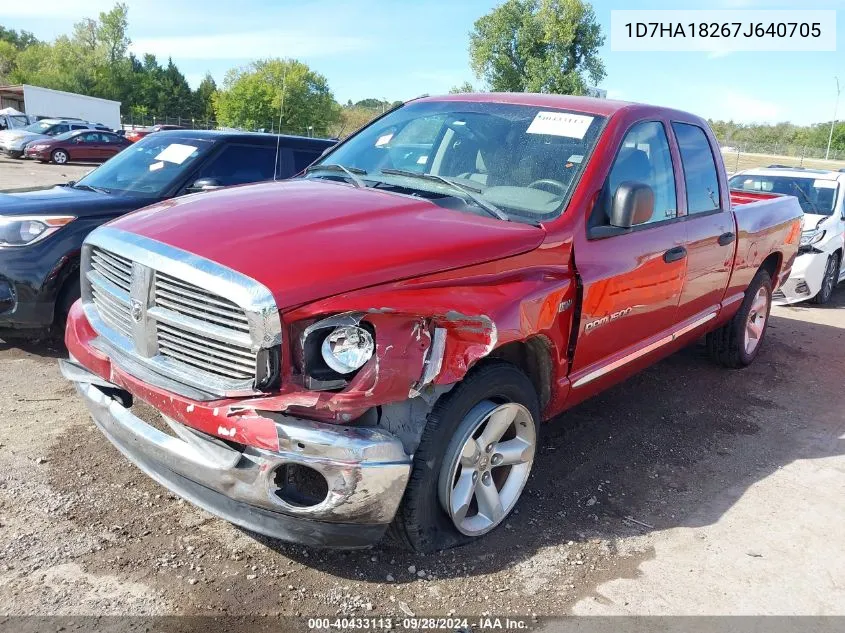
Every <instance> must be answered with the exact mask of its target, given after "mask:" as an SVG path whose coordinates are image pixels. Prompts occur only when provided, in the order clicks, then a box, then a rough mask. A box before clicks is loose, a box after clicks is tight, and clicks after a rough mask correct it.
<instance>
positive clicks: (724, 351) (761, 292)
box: [707, 270, 772, 368]
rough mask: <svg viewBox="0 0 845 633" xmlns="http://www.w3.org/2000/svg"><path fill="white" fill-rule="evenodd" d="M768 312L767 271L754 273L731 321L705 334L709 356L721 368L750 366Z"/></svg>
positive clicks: (766, 322) (769, 299)
mask: <svg viewBox="0 0 845 633" xmlns="http://www.w3.org/2000/svg"><path fill="white" fill-rule="evenodd" d="M771 309H772V280H771V277H769V273H768V272H767V271H765V270H758V271H757V274H756V275H755V276H754V279H752V280H751V284H749V286H748V289H747V290H746V291H745V299H744V300H743V301H742V305H741V306H740V308H739V311H738V312H737V313H736V314H735V315H734V317H733V319H731V320H730V322H729V323H727V324H725V325H723V326H722V327H720V328H719V329H718V330H716V331H714V332H710V333H709V334H708V335H707V349H708V351H709V352H710V355H711V356H712V357H713V358H714V359H715V360H716V361H717V362H719V363H720V364H722V365H724V366H725V367H732V368H737V367H745V366H746V365H750V364H751V362H752V361H753V360H754V359H755V358H756V357H757V354H758V352H759V351H760V346H761V344H762V343H763V338H764V337H765V335H766V328H767V326H768V324H769V312H770V311H771Z"/></svg>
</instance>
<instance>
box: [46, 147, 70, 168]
mask: <svg viewBox="0 0 845 633" xmlns="http://www.w3.org/2000/svg"><path fill="white" fill-rule="evenodd" d="M50 158H52V160H53V162H54V163H56V164H57V165H64V164H65V163H67V162H68V160H69V159H70V157H69V156H68V154H67V152H66V151H65V150H63V149H55V150H53V153H52V154H50Z"/></svg>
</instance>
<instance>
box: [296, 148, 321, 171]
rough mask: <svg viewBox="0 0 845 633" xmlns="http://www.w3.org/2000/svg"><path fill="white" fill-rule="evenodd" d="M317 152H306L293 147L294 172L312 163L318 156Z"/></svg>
mask: <svg viewBox="0 0 845 633" xmlns="http://www.w3.org/2000/svg"><path fill="white" fill-rule="evenodd" d="M319 156H320V154H319V152H308V151H306V150H302V149H295V150H293V169H294V173H295V174H298V173H299V172H301V171H302V170H303V169H305V168H306V167H308V165H310V164H311V163H313V162H314V161H315V160H317V158H319Z"/></svg>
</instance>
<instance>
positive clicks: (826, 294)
mask: <svg viewBox="0 0 845 633" xmlns="http://www.w3.org/2000/svg"><path fill="white" fill-rule="evenodd" d="M838 281H839V253H834V254H833V255H831V256H830V257H828V258H827V266H826V267H825V269H824V278H823V279H822V287H821V288H820V289H819V292H818V294H816V296H815V297H813V299H812V301H813V303H817V304H819V305H823V304H825V303H827V302H828V301H830V298H831V297H832V296H833V289H834V288H836V283H837V282H838Z"/></svg>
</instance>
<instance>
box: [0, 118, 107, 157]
mask: <svg viewBox="0 0 845 633" xmlns="http://www.w3.org/2000/svg"><path fill="white" fill-rule="evenodd" d="M93 129H96V124H94V123H88V122H86V121H80V120H77V119H42V120H40V121H37V122H36V123H33V124H31V125H27V126H26V127H23V128H18V129H14V130H5V131H3V132H0V150H2V151H3V152H5V153H6V154H7V155H8V156H9V157H11V158H21V157H22V156H23V153H24V150H25V148H26V145H27V144H28V143H31V142H32V141H38V140H42V139H49V138H50V137H51V136H58V135H59V134H64V133H66V132H70V131H71V130H93Z"/></svg>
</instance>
